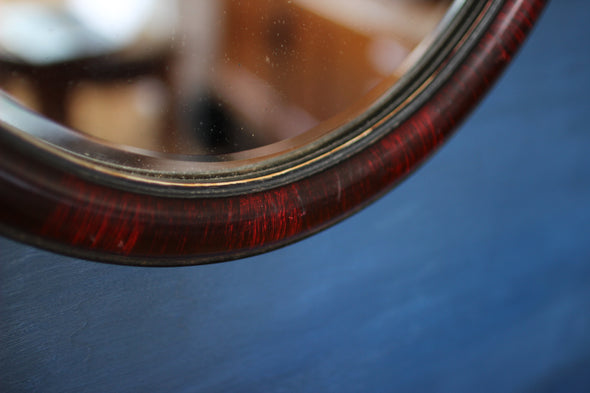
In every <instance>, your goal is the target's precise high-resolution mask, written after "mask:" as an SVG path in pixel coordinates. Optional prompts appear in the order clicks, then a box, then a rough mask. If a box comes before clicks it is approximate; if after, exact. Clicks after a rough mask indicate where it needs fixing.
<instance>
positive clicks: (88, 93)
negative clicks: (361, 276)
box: [0, 0, 545, 266]
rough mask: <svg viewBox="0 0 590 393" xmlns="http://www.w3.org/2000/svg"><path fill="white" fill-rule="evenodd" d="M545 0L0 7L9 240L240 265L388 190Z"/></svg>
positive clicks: (140, 258)
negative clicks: (244, 259) (238, 262)
mask: <svg viewBox="0 0 590 393" xmlns="http://www.w3.org/2000/svg"><path fill="white" fill-rule="evenodd" d="M544 4H545V1H541V0H520V1H516V0H486V1H479V0H420V1H417V0H322V1H312V0H278V1H276V0H275V1H271V0H223V1H219V0H208V1H199V2H194V1H189V0H175V1H171V0H170V1H169V0H166V1H163V0H162V1H157V0H133V1H126V2H121V1H110V0H108V1H107V0H103V1H100V2H96V1H92V0H37V1H24V0H21V1H16V0H2V1H0V88H1V89H2V92H0V200H1V202H2V206H3V209H2V213H0V231H1V232H2V233H3V234H4V235H6V236H9V237H12V238H14V239H17V240H20V241H24V242H27V243H30V244H32V245H36V246H39V247H43V248H47V249H50V250H53V251H57V252H61V253H65V254H69V255H74V256H78V257H83V258H87V259H94V260H99V261H107V262H114V263H122V264H139V265H150V266H156V265H162V266H171V265H182V264H198V263H209V262H217V261H222V260H229V259H236V258H240V257H243V256H247V255H252V254H255V253H260V252H264V251H267V250H270V249H273V248H276V247H279V246H283V245H285V244H288V243H290V242H293V241H296V240H298V239H301V238H303V237H305V236H309V235H310V234H313V233H314V232H317V231H319V230H321V229H323V228H326V227H327V226H329V225H331V224H333V223H335V222H337V221H338V220H341V219H342V218H344V217H346V216H347V215H349V214H351V213H353V212H355V211H357V210H359V209H360V208H362V207H363V206H365V205H366V204H368V203H370V202H371V201H372V200H374V199H375V198H377V197H378V196H379V195H382V194H383V193H384V192H385V191H387V190H389V189H390V188H391V187H393V186H394V185H395V184H396V183H398V182H399V181H400V180H402V179H403V178H404V177H405V176H406V175H407V174H408V173H410V172H411V171H412V170H413V169H415V168H416V166H418V165H419V164H420V163H421V162H423V160H424V159H425V158H426V157H427V156H428V155H430V154H431V153H432V152H433V151H434V150H435V149H436V148H437V147H438V146H440V144H441V143H442V142H444V141H445V139H446V138H447V137H448V136H449V135H450V134H451V132H452V131H453V130H454V129H455V128H456V127H457V125H458V124H459V123H460V122H461V121H462V120H463V119H464V117H465V116H466V115H467V114H468V113H469V111H470V110H471V109H472V108H474V107H475V105H476V104H477V102H478V101H479V100H480V99H481V98H482V96H483V95H484V93H485V92H486V91H487V90H488V89H489V88H490V87H491V85H492V83H493V82H494V80H495V79H496V78H497V77H498V75H499V74H500V72H501V71H502V69H503V68H504V67H505V65H506V64H507V63H508V62H509V61H510V59H511V58H512V56H513V55H514V54H515V52H516V51H517V49H518V48H519V46H520V45H521V44H522V42H523V40H524V38H525V36H526V34H527V33H528V32H529V30H530V29H531V27H532V25H533V23H534V21H535V20H536V19H537V17H538V15H539V13H540V12H541V9H542V8H543V6H544Z"/></svg>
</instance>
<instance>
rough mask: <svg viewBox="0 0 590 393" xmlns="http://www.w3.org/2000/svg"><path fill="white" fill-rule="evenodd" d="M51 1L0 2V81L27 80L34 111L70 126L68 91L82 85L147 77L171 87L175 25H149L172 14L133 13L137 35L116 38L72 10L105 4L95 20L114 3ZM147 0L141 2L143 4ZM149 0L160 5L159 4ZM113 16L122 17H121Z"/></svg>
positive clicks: (150, 11)
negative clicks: (138, 15)
mask: <svg viewBox="0 0 590 393" xmlns="http://www.w3.org/2000/svg"><path fill="white" fill-rule="evenodd" d="M54 3H56V2H55V1H53V2H37V3H14V4H12V3H8V4H4V5H2V4H0V6H1V7H2V9H1V10H0V11H1V12H0V82H2V81H4V83H6V82H7V81H8V80H10V79H23V80H25V81H26V82H27V84H28V85H30V86H31V90H32V91H33V92H34V101H35V102H36V103H37V106H38V108H37V109H38V110H39V111H40V112H41V113H43V114H44V115H45V116H47V117H49V118H50V119H52V120H55V121H57V122H60V123H64V124H68V123H69V121H70V120H71V119H70V118H69V113H68V111H69V107H70V99H71V97H70V95H71V92H72V90H73V88H75V87H76V86H78V85H79V84H81V83H86V82H89V83H98V84H105V85H106V84H113V83H123V84H125V83H128V82H131V81H134V80H137V79H139V78H144V77H151V78H157V79H158V80H160V81H162V82H163V83H164V84H165V85H166V86H168V88H170V87H171V86H170V85H171V82H172V81H171V77H170V72H169V70H170V68H171V62H172V60H173V53H172V49H171V48H170V47H169V46H168V45H167V44H168V40H169V35H170V34H173V28H174V26H173V24H171V26H169V28H167V29H166V28H162V25H163V23H152V22H153V19H154V18H160V17H167V18H170V15H171V13H170V12H168V13H164V14H162V13H161V12H159V9H152V10H149V9H148V10H146V9H142V10H140V11H142V12H143V15H144V17H143V20H139V19H138V18H137V16H135V20H133V21H132V22H133V23H135V24H136V25H137V24H139V23H141V25H137V26H135V30H136V31H135V34H134V35H133V33H134V32H130V31H129V29H128V28H127V31H126V34H120V35H119V36H120V37H121V39H120V41H117V38H118V37H117V35H116V34H113V35H112V36H110V37H109V36H105V34H103V33H104V31H101V30H100V29H97V28H96V26H92V20H91V19H89V18H92V17H93V16H92V14H89V15H84V14H80V13H76V7H77V8H78V9H81V8H80V7H83V6H85V5H88V6H89V7H91V8H92V7H94V9H96V7H103V10H104V11H105V13H103V14H102V15H96V16H95V18H99V17H105V15H107V16H108V15H109V14H107V13H106V11H109V10H108V9H107V8H105V7H108V5H106V6H105V4H107V3H108V4H111V3H114V2H112V1H102V2H100V3H101V5H98V6H97V5H96V4H98V3H99V2H96V3H94V5H91V4H92V3H91V2H90V1H87V0H67V1H60V2H59V4H57V5H56V4H54ZM135 3H137V2H135ZM140 3H141V2H140ZM149 3H150V2H149V1H147V2H143V3H141V4H140V6H142V7H144V8H145V7H146V4H148V5H149ZM151 3H152V4H159V5H158V7H161V6H162V5H161V4H160V3H162V2H154V1H152V2H151ZM166 3H169V4H171V5H173V4H174V2H172V1H170V2H166ZM138 4H139V3H138ZM68 7H70V8H68ZM172 7H173V6H172ZM88 11H89V12H92V11H95V10H92V9H90V10H88ZM111 11H113V10H111ZM127 11H131V12H132V11H133V10H130V9H127ZM117 19H118V20H119V21H121V15H117ZM168 22H170V21H168ZM113 29H114V27H113ZM107 33H108V32H107ZM115 33H116V32H115ZM168 112H170V111H168ZM170 117H171V119H170V121H172V116H170Z"/></svg>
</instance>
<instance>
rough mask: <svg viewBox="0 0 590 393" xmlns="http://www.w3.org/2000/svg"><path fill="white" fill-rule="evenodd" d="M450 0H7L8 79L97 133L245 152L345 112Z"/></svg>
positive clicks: (204, 151)
mask: <svg viewBox="0 0 590 393" xmlns="http://www.w3.org/2000/svg"><path fill="white" fill-rule="evenodd" d="M451 3H452V0H322V1H316V0H223V1H220V0H207V1H205V0H202V1H190V0H177V1H172V0H126V1H120V0H101V1H95V0H37V1H23V0H19V1H17V0H0V88H2V89H3V90H5V91H7V92H8V93H9V94H11V95H12V96H13V97H15V98H16V99H17V100H18V101H20V102H21V103H22V104H24V105H25V106H27V107H29V108H32V109H34V110H36V111H39V112H40V113H42V114H43V115H45V116H46V117H48V118H50V119H52V120H54V121H56V122H59V123H62V124H65V125H67V126H68V127H71V128H73V129H76V130H80V131H81V132H83V133H85V134H89V135H92V136H94V137H97V138H100V139H102V140H107V141H110V142H114V143H117V144H120V145H126V146H133V147H139V148H143V149H147V150H151V151H156V152H168V153H179V154H191V155H208V154H209V155H216V154H224V153H232V152H241V151H245V150H249V149H253V148H255V147H259V146H265V145H269V144H272V143H275V142H278V141H283V140H287V139H290V138H293V137H295V136H297V135H301V134H303V133H305V132H315V133H318V134H320V135H321V134H322V133H326V132H328V131H330V130H333V129H334V128H336V127H338V126H341V125H343V124H346V123H347V122H348V121H350V120H351V119H353V118H354V117H355V116H357V115H358V114H359V113H361V112H362V111H363V110H366V109H367V108H368V107H369V106H370V105H371V103H372V102H374V99H375V97H378V96H379V95H380V94H383V93H385V92H386V91H387V90H388V89H390V88H391V86H392V85H393V84H395V82H396V81H397V80H398V79H399V78H400V77H401V76H402V75H403V74H404V72H406V71H407V70H408V69H409V67H410V66H411V65H412V64H413V63H414V62H415V61H416V59H417V57H418V52H417V48H419V47H420V43H421V42H424V40H425V38H426V37H428V36H429V35H430V34H431V33H432V32H433V31H434V30H435V28H436V27H437V25H439V24H440V22H441V20H442V19H443V17H444V15H445V13H446V12H447V11H448V10H449V7H450V6H451Z"/></svg>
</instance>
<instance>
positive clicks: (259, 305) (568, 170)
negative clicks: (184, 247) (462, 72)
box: [0, 0, 590, 392]
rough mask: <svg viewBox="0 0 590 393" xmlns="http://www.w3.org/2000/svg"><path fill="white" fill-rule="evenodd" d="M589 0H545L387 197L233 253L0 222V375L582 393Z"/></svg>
mask: <svg viewBox="0 0 590 393" xmlns="http://www.w3.org/2000/svg"><path fill="white" fill-rule="evenodd" d="M589 11H590V3H588V1H585V0H558V1H554V2H553V3H551V4H550V5H549V7H548V9H547V10H546V13H545V15H544V16H543V18H542V19H541V21H540V24H539V25H538V27H537V29H536V31H535V32H534V34H533V35H532V36H531V38H530V40H529V41H528V43H527V44H526V46H525V48H524V50H523V51H522V52H521V54H520V55H519V56H518V58H517V59H516V61H515V63H514V64H513V65H512V66H511V68H510V69H509V71H508V73H507V74H505V76H504V77H503V78H502V80H501V82H500V83H499V84H498V86H497V87H496V88H495V89H494V91H493V92H492V93H491V95H490V96H489V97H488V98H487V99H486V100H485V102H484V103H483V104H482V105H481V106H480V108H479V109H478V110H477V111H476V112H475V113H474V115H473V116H472V117H471V118H470V120H469V121H468V122H467V123H466V124H464V126H463V127H462V128H461V130H460V131H459V133H458V134H457V135H456V136H455V137H454V138H453V139H452V140H451V141H450V142H449V143H448V144H447V145H446V146H445V147H444V148H443V149H442V150H441V151H440V152H439V153H438V154H436V155H435V156H434V157H433V158H432V159H431V160H430V161H429V162H428V163H427V164H426V165H425V166H424V167H423V168H421V169H420V170H419V171H418V172H416V173H415V174H414V175H413V176H412V177H410V178H409V179H408V180H407V181H406V182H404V183H403V184H402V185H401V186H399V187H398V188H396V189H395V190H394V191H393V192H391V193H390V194H388V195H387V196H386V197H384V198H383V199H381V200H380V201H378V202H377V203H375V204H374V205H372V206H370V207H369V208H367V209H365V210H364V211H362V212H361V213H360V214H357V215H356V216H354V217H352V218H350V219H348V220H346V221H345V222H343V223H341V224H339V225H337V226H335V227H333V228H331V229H329V230H327V231H325V232H323V233H321V234H319V235H317V236H314V237H312V238H310V239H307V240H305V241H303V242H300V243H298V244H295V245H292V246H289V247H287V248H284V249H281V250H278V251H275V252H271V253H269V254H266V255H261V256H258V257H254V258H249V259H246V260H241V261H236V262H231V263H225V264H218V265H211V266H201V267H190V268H177V269H142V268H133V267H121V266H110V265H103V264H97V263H92V262H87V261H82V260H75V259H72V258H66V257H62V256H58V255H55V254H51V253H48V252H45V251H40V250H37V249H34V248H31V247H28V246H24V245H20V244H17V243H14V242H12V241H9V240H6V239H0V262H1V263H0V291H1V292H0V296H1V297H0V340H1V341H0V384H1V385H0V391H2V392H19V391H43V392H69V391H72V392H81V391H88V392H147V391H153V392H201V391H203V392H230V391H231V392H253V391H264V392H359V391H371V392H379V391H419V392H423V391H437V392H473V391H478V392H482V391H489V392H496V391H502V392H505V391H517V392H542V391H547V392H549V391H568V392H572V391H584V392H587V391H590V371H589V370H590V312H589V310H590V241H589V237H590V130H589V127H588V121H587V119H588V110H589V109H590V108H589V107H590V93H589V89H590V73H589V70H590V50H589V49H588V39H589V38H590V23H588V21H587V19H588V15H589Z"/></svg>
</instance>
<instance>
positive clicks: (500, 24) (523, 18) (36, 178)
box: [0, 0, 546, 265]
mask: <svg viewBox="0 0 590 393" xmlns="http://www.w3.org/2000/svg"><path fill="white" fill-rule="evenodd" d="M545 3H546V1H543V0H509V1H506V2H505V4H504V5H503V6H502V9H501V11H500V12H499V13H498V15H497V16H496V18H495V20H494V21H493V23H492V24H491V25H490V27H489V29H488V30H487V32H486V33H485V34H483V35H482V38H481V40H480V41H479V42H478V43H477V44H476V47H475V49H474V50H473V51H472V52H471V53H470V54H469V56H468V57H467V58H466V60H465V61H464V62H463V63H462V64H461V65H460V66H459V67H458V68H457V70H456V72H455V73H454V75H453V76H452V77H451V78H450V79H449V80H448V81H447V82H446V83H445V84H444V85H442V87H441V88H440V89H439V90H438V91H437V92H436V93H434V94H433V95H432V96H431V97H430V98H429V100H428V101H427V103H426V104H425V105H423V106H422V107H420V108H419V109H417V110H416V111H415V113H414V114H413V115H412V116H410V118H409V119H407V120H406V121H405V122H403V123H402V124H401V125H399V126H398V127H395V128H393V125H392V124H389V123H390V122H385V123H384V124H381V125H380V126H379V127H389V128H391V131H390V132H389V133H388V134H386V135H385V136H384V137H383V138H381V139H380V140H378V141H377V142H376V143H373V144H372V145H370V146H369V147H367V148H366V149H364V150H362V151H361V152H359V153H357V154H355V155H353V156H351V157H349V158H347V159H345V160H343V161H341V162H336V163H334V165H333V166H331V167H329V168H328V169H324V170H322V171H320V172H318V173H315V174H313V175H311V176H309V177H306V178H304V179H302V180H299V181H297V182H295V183H292V184H287V185H283V186H280V187H277V188H274V189H270V190H265V191H262V192H257V193H253V194H244V195H237V196H230V197H223V198H219V197H216V198H166V197H161V196H153V195H147V194H139V193H133V192H127V191H123V190H119V189H114V188H109V187H106V186H103V185H100V184H98V183H94V182H93V181H92V180H89V179H85V178H81V177H78V176H75V175H72V174H69V173H66V172H64V171H62V170H60V169H58V168H56V167H53V166H51V165H48V164H47V163H46V162H44V161H43V160H42V159H40V158H36V157H31V156H29V155H27V154H26V153H25V152H23V151H19V150H18V149H11V148H10V147H7V146H6V144H2V145H0V157H2V158H0V161H1V168H2V170H1V172H0V203H1V206H2V210H1V212H0V223H1V227H2V229H3V232H4V233H6V234H7V235H9V236H11V237H14V238H16V239H18V240H23V241H26V242H29V243H32V244H35V245H38V246H42V247H46V248H49V249H52V250H56V251H60V252H64V253H68V254H72V255H76V256H82V257H87V258H90V259H98V260H104V261H109V262H116V263H124V264H140V265H179V264H195V263H207V262H213V261H220V260H226V259H234V258H239V257H242V256H245V255H251V254H255V253H259V252H263V251H266V250H269V249H272V248H276V247H279V246H282V245H285V244H288V243H290V242H293V241H295V240H298V239H301V238H303V237H305V236H308V235H310V234H312V233H314V232H316V231H318V230H321V229H323V228H325V227H327V226H329V225H332V224H333V223H335V222H337V221H338V220H341V219H342V218H344V217H346V216H347V215H350V214H351V213H353V212H355V211H357V210H358V209H360V208H362V207H363V206H365V205H366V204H368V203H370V202H371V201H372V200H374V199H375V198H377V197H378V196H380V195H382V194H383V193H384V192H385V191H387V190H389V189H391V187H393V186H394V185H395V184H396V183H397V182H399V181H400V180H401V179H403V178H404V177H405V176H406V175H407V174H408V173H410V171H412V170H413V169H415V168H416V167H417V166H418V165H419V164H420V163H421V162H422V161H423V160H424V159H425V158H426V157H427V156H428V155H429V154H431V153H432V152H433V151H434V150H435V149H436V148H437V147H438V146H439V145H440V144H441V143H442V142H443V141H444V140H445V139H446V138H447V137H448V136H449V135H450V134H451V132H452V131H453V130H454V129H455V128H456V127H457V125H458V124H459V123H460V122H461V121H462V120H463V119H464V118H465V116H466V115H467V114H468V113H469V112H470V111H471V110H472V109H473V108H474V107H475V105H476V104H477V102H478V101H479V100H480V99H481V98H482V97H483V95H484V94H485V92H486V91H487V90H488V89H489V88H490V87H491V86H492V84H493V82H494V81H495V80H496V79H497V77H498V76H499V75H500V73H501V71H502V70H503V69H504V68H505V66H506V65H507V64H508V62H509V61H510V60H511V59H512V57H513V56H514V54H515V53H516V51H517V50H518V48H519V47H520V45H521V44H522V43H523V41H524V39H525V37H526V35H527V33H528V32H529V31H530V29H531V27H532V26H533V23H534V21H535V20H536V19H537V17H538V16H539V14H540V12H541V10H542V8H543V6H544V5H545Z"/></svg>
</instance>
